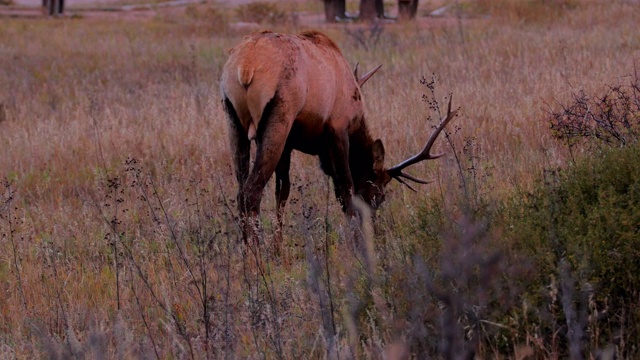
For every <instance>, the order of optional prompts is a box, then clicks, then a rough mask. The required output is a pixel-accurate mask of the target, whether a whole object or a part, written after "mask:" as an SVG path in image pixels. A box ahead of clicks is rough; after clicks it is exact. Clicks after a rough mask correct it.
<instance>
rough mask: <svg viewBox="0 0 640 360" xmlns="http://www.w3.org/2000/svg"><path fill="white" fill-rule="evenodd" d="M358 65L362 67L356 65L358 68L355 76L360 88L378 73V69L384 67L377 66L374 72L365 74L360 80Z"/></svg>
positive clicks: (354, 71) (354, 72) (354, 73)
mask: <svg viewBox="0 0 640 360" xmlns="http://www.w3.org/2000/svg"><path fill="white" fill-rule="evenodd" d="M358 65H360V63H356V67H355V69H353V76H355V78H356V80H357V81H358V86H359V87H362V85H364V83H366V82H367V80H369V78H370V77H371V76H372V75H373V74H375V73H376V71H378V69H380V68H381V67H382V64H380V65H378V66H376V67H375V68H374V69H373V70H371V71H369V72H368V73H366V74H364V75H363V76H362V77H361V78H358Z"/></svg>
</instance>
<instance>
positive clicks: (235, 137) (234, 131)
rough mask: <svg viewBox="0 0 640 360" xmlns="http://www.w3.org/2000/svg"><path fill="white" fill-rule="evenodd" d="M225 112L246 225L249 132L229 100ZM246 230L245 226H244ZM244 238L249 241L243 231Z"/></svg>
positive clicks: (249, 156) (241, 213)
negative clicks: (245, 187) (245, 185)
mask: <svg viewBox="0 0 640 360" xmlns="http://www.w3.org/2000/svg"><path fill="white" fill-rule="evenodd" d="M224 110H225V112H226V114H227V118H228V120H229V144H230V147H231V154H232V155H233V165H234V170H235V174H236V180H237V183H238V194H237V199H236V200H237V202H238V212H239V216H240V221H241V222H242V223H243V224H244V222H245V221H246V217H247V209H246V203H245V201H244V198H245V197H244V192H243V190H244V184H245V182H246V181H247V178H248V177H249V164H250V159H251V142H250V141H249V138H248V137H247V132H246V131H245V129H244V127H243V126H242V124H241V123H240V119H239V118H238V115H237V113H236V111H235V109H234V108H233V105H232V104H231V101H229V99H228V98H225V99H224ZM242 228H243V229H244V225H242ZM243 237H244V239H245V240H247V234H246V232H245V231H243Z"/></svg>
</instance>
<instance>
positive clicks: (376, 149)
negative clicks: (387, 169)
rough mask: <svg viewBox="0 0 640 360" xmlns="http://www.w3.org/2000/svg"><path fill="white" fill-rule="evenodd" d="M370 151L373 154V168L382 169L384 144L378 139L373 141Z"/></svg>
mask: <svg viewBox="0 0 640 360" xmlns="http://www.w3.org/2000/svg"><path fill="white" fill-rule="evenodd" d="M371 152H372V154H373V169H374V170H384V145H382V141H381V140H380V139H377V140H376V141H374V142H373V146H372V149H371Z"/></svg>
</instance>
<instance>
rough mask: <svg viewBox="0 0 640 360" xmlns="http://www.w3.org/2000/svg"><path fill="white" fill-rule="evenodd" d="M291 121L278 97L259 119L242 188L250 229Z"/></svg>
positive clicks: (280, 152) (275, 165)
mask: <svg viewBox="0 0 640 360" xmlns="http://www.w3.org/2000/svg"><path fill="white" fill-rule="evenodd" d="M267 110H269V111H267ZM292 124H293V116H290V115H288V114H287V112H286V110H285V109H284V108H283V107H282V106H279V104H278V101H277V99H275V98H274V99H273V100H271V102H270V103H269V104H268V105H267V109H265V115H264V116H263V119H262V120H261V121H260V125H259V128H258V136H257V138H256V142H257V145H258V147H257V150H256V159H255V162H254V164H253V167H252V169H251V172H250V174H249V177H248V178H247V181H246V182H245V183H244V188H243V192H244V201H245V206H246V211H247V213H248V216H249V218H250V219H252V224H250V225H251V227H252V229H250V230H257V228H258V225H259V224H258V215H259V213H260V202H261V201H262V192H263V190H264V187H265V186H266V184H267V182H268V181H269V178H271V175H273V173H274V172H275V170H276V167H277V165H278V163H279V162H280V158H281V157H282V154H283V152H284V148H285V143H286V141H287V137H288V135H289V131H290V130H291V125H292ZM254 239H256V240H257V237H256V236H254Z"/></svg>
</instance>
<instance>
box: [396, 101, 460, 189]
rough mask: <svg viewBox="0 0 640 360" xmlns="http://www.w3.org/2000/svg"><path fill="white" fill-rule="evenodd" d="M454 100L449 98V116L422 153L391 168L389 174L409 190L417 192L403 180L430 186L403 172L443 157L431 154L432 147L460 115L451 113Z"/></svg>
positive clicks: (454, 112) (437, 128) (456, 111)
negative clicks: (418, 164)
mask: <svg viewBox="0 0 640 360" xmlns="http://www.w3.org/2000/svg"><path fill="white" fill-rule="evenodd" d="M452 98H453V95H450V96H449V105H448V106H447V116H445V117H444V118H443V119H442V120H441V121H440V124H438V126H437V127H436V128H435V130H434V131H433V133H431V136H429V140H427V144H426V145H425V146H424V149H422V151H420V152H419V153H418V154H415V155H413V156H412V157H410V158H408V159H406V160H404V161H403V162H401V163H400V164H398V165H395V166H393V167H391V168H389V169H388V170H387V172H388V173H389V175H390V176H391V177H392V178H394V179H396V180H398V181H399V182H401V183H402V184H404V185H406V186H407V187H408V188H409V189H411V190H413V191H415V189H414V188H413V187H411V186H410V185H409V184H408V183H407V182H406V181H404V180H403V179H402V178H405V179H409V180H411V181H414V182H417V183H419V184H428V183H429V182H428V181H425V180H421V179H418V178H416V177H413V176H411V175H408V174H405V173H403V172H402V170H403V169H404V168H406V167H409V166H411V165H413V164H416V163H419V162H420V161H423V160H431V159H437V158H439V157H441V156H442V155H444V153H440V154H435V155H432V154H431V147H432V146H433V143H434V142H435V141H436V139H437V138H438V135H440V133H441V132H442V130H443V129H444V128H445V127H446V126H447V124H448V123H449V121H451V120H452V119H453V118H454V117H455V116H456V114H457V113H458V110H457V109H456V110H454V111H451V100H452Z"/></svg>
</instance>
